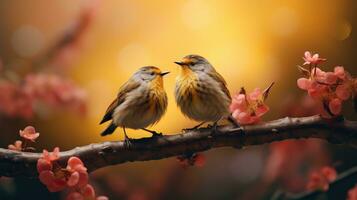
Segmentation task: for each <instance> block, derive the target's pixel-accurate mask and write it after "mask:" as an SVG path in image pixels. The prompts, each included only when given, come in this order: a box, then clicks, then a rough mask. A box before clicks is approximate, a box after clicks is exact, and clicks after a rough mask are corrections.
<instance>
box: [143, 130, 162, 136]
mask: <svg viewBox="0 0 357 200" xmlns="http://www.w3.org/2000/svg"><path fill="white" fill-rule="evenodd" d="M142 130H144V131H146V132H149V133H151V134H152V136H151V137H152V138H155V137H162V133H161V132H156V131H153V130H149V129H146V128H142Z"/></svg>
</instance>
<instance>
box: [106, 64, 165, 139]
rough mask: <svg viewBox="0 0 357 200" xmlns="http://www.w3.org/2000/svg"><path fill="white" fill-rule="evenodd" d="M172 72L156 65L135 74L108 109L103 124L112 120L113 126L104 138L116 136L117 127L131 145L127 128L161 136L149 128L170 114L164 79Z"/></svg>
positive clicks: (108, 128)
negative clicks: (163, 70) (162, 69)
mask: <svg viewBox="0 0 357 200" xmlns="http://www.w3.org/2000/svg"><path fill="white" fill-rule="evenodd" d="M168 73H169V72H161V70H160V69H159V68H157V67H154V66H146V67H142V68H140V69H139V70H138V71H137V72H135V73H134V75H133V76H131V77H130V79H129V80H128V81H127V82H126V83H125V84H124V85H123V86H121V88H120V89H119V93H118V96H117V98H116V99H115V100H114V101H113V102H112V103H111V104H110V106H109V107H108V109H107V111H106V113H105V115H104V117H103V119H102V121H101V122H100V124H102V123H104V122H107V121H109V120H111V123H110V124H109V126H108V127H107V128H106V129H105V130H104V131H103V132H102V133H101V135H102V136H105V135H108V134H112V133H113V132H114V130H115V129H116V128H117V127H122V128H123V131H124V134H125V142H126V143H127V144H129V143H130V142H129V138H128V136H127V134H126V131H125V128H131V129H142V130H145V131H148V132H150V133H152V134H153V135H159V133H157V132H155V131H151V130H148V129H146V127H147V126H150V125H153V124H155V123H157V122H158V121H159V120H160V118H161V117H162V116H163V115H164V113H165V111H166V108H167V95H166V92H165V90H164V83H163V76H165V75H166V74H168Z"/></svg>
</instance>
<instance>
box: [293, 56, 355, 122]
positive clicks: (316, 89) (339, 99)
mask: <svg viewBox="0 0 357 200" xmlns="http://www.w3.org/2000/svg"><path fill="white" fill-rule="evenodd" d="M305 57H306V59H305V58H304V59H305V61H309V59H310V61H311V62H312V60H314V59H315V60H316V59H319V58H318V54H315V55H314V56H311V53H309V52H306V53H305ZM308 58H309V59H308ZM313 58H314V59H313ZM300 70H301V71H303V72H304V75H305V77H302V78H299V79H298V80H297V85H298V87H299V88H300V89H303V90H306V91H307V92H308V94H309V96H310V97H312V98H313V99H314V100H315V101H317V102H318V103H319V104H320V105H324V106H321V107H322V108H323V109H320V110H321V112H320V114H321V115H322V116H323V117H326V118H329V117H332V116H334V115H339V114H340V113H341V110H342V103H343V101H345V100H348V99H349V98H350V97H351V95H352V91H353V84H352V82H353V79H352V78H351V77H350V76H347V74H348V73H347V72H345V70H344V68H343V67H342V66H337V67H335V69H334V71H333V72H325V71H323V70H321V69H320V68H317V67H313V68H309V69H305V68H303V67H300Z"/></svg>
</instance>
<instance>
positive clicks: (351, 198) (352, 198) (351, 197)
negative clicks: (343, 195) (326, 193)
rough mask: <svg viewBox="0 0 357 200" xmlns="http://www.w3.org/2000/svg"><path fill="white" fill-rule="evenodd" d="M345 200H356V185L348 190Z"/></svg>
mask: <svg viewBox="0 0 357 200" xmlns="http://www.w3.org/2000/svg"><path fill="white" fill-rule="evenodd" d="M347 200H357V185H356V186H355V187H353V188H352V189H350V190H348V193H347Z"/></svg>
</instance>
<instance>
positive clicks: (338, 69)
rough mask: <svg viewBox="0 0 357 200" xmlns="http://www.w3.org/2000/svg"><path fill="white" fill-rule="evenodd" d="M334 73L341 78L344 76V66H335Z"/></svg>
mask: <svg viewBox="0 0 357 200" xmlns="http://www.w3.org/2000/svg"><path fill="white" fill-rule="evenodd" d="M334 74H335V75H336V76H338V78H340V79H342V80H344V79H345V78H346V73H345V68H343V67H342V66H337V67H335V69H334Z"/></svg>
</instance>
